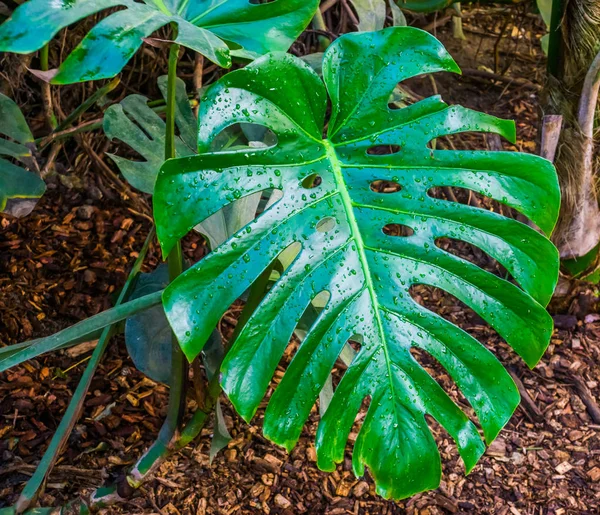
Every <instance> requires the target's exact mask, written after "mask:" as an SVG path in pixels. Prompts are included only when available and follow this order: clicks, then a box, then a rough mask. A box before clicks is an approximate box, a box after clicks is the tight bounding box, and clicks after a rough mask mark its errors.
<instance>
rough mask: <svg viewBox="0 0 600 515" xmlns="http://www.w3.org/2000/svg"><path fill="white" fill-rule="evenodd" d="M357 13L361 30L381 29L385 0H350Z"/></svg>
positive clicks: (383, 21) (383, 23)
mask: <svg viewBox="0 0 600 515" xmlns="http://www.w3.org/2000/svg"><path fill="white" fill-rule="evenodd" d="M350 2H351V3H352V5H353V6H354V9H355V10H356V14H358V21H359V23H358V30H360V31H361V32H367V31H373V30H380V29H383V27H384V25H385V0H350Z"/></svg>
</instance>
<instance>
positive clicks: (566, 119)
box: [545, 0, 600, 258]
mask: <svg viewBox="0 0 600 515" xmlns="http://www.w3.org/2000/svg"><path fill="white" fill-rule="evenodd" d="M554 1H555V3H556V5H555V12H554V13H553V26H552V29H551V43H550V55H549V66H548V69H549V72H550V73H549V79H548V84H547V86H546V99H545V114H560V115H562V116H563V127H564V129H563V131H562V134H561V136H560V140H559V145H558V151H557V154H556V160H555V164H556V169H557V172H558V176H559V180H560V183H561V191H562V207H561V213H560V218H559V222H558V225H557V228H556V230H555V233H554V236H553V240H554V242H555V244H556V245H557V247H558V249H559V251H560V254H561V257H562V258H573V257H580V256H583V255H585V254H587V253H588V252H589V251H590V250H592V249H593V248H594V247H595V246H596V245H597V244H598V242H600V209H599V207H598V192H597V185H596V172H597V171H598V168H599V166H598V165H599V160H598V148H599V147H598V143H599V141H598V139H599V138H598V135H597V134H596V135H595V137H594V131H593V127H594V125H593V123H592V124H591V125H590V124H589V123H588V122H589V112H590V111H591V113H592V121H593V119H594V116H593V113H594V112H597V106H596V103H597V96H594V94H593V89H594V88H596V91H597V80H593V79H594V78H592V80H591V81H590V76H591V75H593V73H592V72H591V68H592V65H593V64H594V63H595V62H596V61H595V58H596V56H597V54H598V51H599V50H600V0H554ZM588 72H590V73H588ZM586 77H587V80H586ZM590 88H591V89H590Z"/></svg>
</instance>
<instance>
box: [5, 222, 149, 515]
mask: <svg viewBox="0 0 600 515" xmlns="http://www.w3.org/2000/svg"><path fill="white" fill-rule="evenodd" d="M153 238H154V228H152V230H151V231H150V234H148V237H147V238H146V242H145V243H144V246H143V247H142V250H141V251H140V253H139V255H138V258H137V259H136V261H135V263H134V265H133V267H132V269H131V272H130V273H129V276H128V278H127V282H126V283H125V286H124V287H123V289H122V290H121V294H120V295H119V298H118V299H117V302H116V304H115V305H116V306H118V305H119V304H122V303H123V302H124V301H126V300H127V298H128V297H129V295H130V294H131V292H132V290H133V286H134V284H135V279H136V278H137V275H138V273H139V271H140V268H141V267H142V264H143V262H144V258H145V257H146V254H147V253H148V249H149V248H150V242H151V241H152V239H153ZM114 329H115V324H112V325H110V326H107V327H106V328H104V331H103V332H102V336H100V339H99V340H98V345H96V348H95V349H94V352H93V353H92V357H91V358H90V360H89V363H88V365H87V367H86V369H85V371H84V372H83V375H82V376H81V380H80V381H79V384H78V385H77V389H76V390H75V392H74V393H73V397H72V398H71V402H70V403H69V406H68V407H67V410H66V412H65V414H64V416H63V418H62V420H61V421H60V424H59V426H58V428H57V430H56V432H55V433H54V436H53V437H52V440H51V441H50V445H48V448H47V449H46V452H45V453H44V456H43V457H42V459H41V461H40V463H39V464H38V466H37V468H36V469H35V473H34V474H33V476H32V477H31V479H30V480H29V481H28V482H27V484H26V485H25V488H24V489H23V491H22V492H21V495H20V496H19V499H18V500H17V503H16V505H15V510H16V512H17V513H22V512H23V511H25V510H26V509H27V508H28V507H29V506H30V505H31V503H32V502H34V501H35V499H36V497H37V495H38V493H39V491H40V489H41V488H42V486H43V484H44V482H45V480H46V478H47V476H48V474H49V473H50V470H52V467H53V466H54V464H55V463H56V460H57V459H58V456H59V454H60V451H61V449H62V448H63V447H64V445H65V443H66V441H67V439H68V438H69V435H70V434H71V431H72V430H73V427H74V426H75V423H76V422H77V419H78V418H79V415H80V414H81V410H82V408H83V401H84V400H85V396H86V394H87V392H88V390H89V388H90V384H91V382H92V379H93V377H94V374H95V373H96V369H97V368H98V365H99V364H100V360H101V359H102V356H103V355H104V352H105V351H106V348H107V347H108V343H109V342H110V338H111V336H112V335H113V333H114Z"/></svg>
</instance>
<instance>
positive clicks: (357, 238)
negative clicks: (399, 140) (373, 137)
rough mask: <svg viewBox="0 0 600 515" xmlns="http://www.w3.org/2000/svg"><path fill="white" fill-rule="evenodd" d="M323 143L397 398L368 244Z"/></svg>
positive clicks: (337, 167)
mask: <svg viewBox="0 0 600 515" xmlns="http://www.w3.org/2000/svg"><path fill="white" fill-rule="evenodd" d="M323 145H324V146H325V149H326V151H327V158H328V159H329V162H330V163H331V168H332V171H333V176H334V178H335V181H336V184H337V187H338V193H339V195H340V198H341V200H342V205H343V207H344V211H345V213H346V218H347V219H348V223H349V224H350V232H351V234H352V238H353V239H354V242H355V244H356V249H357V252H358V259H359V261H360V264H361V267H362V269H363V273H364V275H365V282H366V287H367V290H368V291H369V297H370V299H371V304H372V305H373V311H374V313H375V319H376V322H377V329H378V331H379V338H380V340H381V344H382V345H381V346H382V348H383V353H384V356H385V365H386V368H387V372H388V378H389V382H390V390H391V394H392V397H393V398H394V399H396V394H395V391H394V382H393V379H392V378H393V374H392V369H391V366H390V364H391V359H390V356H389V353H388V349H387V345H386V343H385V342H386V338H385V332H384V330H383V322H382V321H381V314H380V310H379V301H378V300H377V294H376V293H375V286H374V284H373V279H372V276H371V270H370V267H369V262H368V260H367V255H366V254H365V248H366V246H365V243H364V241H363V239H362V234H361V232H360V228H359V227H358V222H357V220H356V217H355V216H354V208H353V206H352V198H351V197H350V193H349V192H348V188H346V183H345V181H344V176H343V174H342V167H341V162H340V160H339V159H338V157H337V154H336V152H335V147H334V146H333V144H332V143H331V142H330V141H329V140H327V139H325V140H323ZM393 405H394V415H395V417H396V418H398V412H397V411H396V402H395V400H394V402H393Z"/></svg>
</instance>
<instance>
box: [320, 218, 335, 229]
mask: <svg viewBox="0 0 600 515" xmlns="http://www.w3.org/2000/svg"><path fill="white" fill-rule="evenodd" d="M336 225H337V222H336V221H335V218H333V217H332V216H328V217H326V218H323V220H319V222H318V223H317V231H319V232H329V231H331V229H333V228H334V227H335V226H336Z"/></svg>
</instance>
